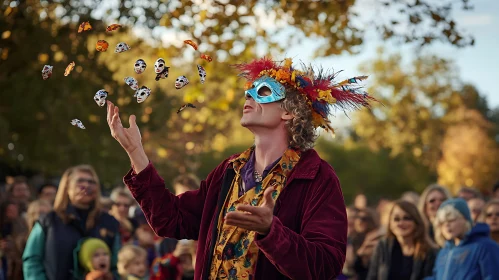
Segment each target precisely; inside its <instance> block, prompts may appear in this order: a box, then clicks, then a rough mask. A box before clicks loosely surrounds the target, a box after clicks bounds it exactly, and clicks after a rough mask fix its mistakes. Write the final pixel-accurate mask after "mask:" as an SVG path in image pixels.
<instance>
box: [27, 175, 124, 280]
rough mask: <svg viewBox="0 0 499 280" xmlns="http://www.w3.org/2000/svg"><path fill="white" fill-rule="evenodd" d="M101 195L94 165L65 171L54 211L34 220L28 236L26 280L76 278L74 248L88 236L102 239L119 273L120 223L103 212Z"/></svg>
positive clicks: (113, 265) (65, 279)
mask: <svg viewBox="0 0 499 280" xmlns="http://www.w3.org/2000/svg"><path fill="white" fill-rule="evenodd" d="M100 196H101V190H100V185H99V178H98V177H97V174H96V173H95V170H94V169H93V168H92V167H91V166H88V165H79V166H75V167H71V168H69V169H67V170H66V172H64V174H63V176H62V178H61V182H60V184H59V188H58V191H57V195H56V198H55V202H54V210H53V211H51V212H49V213H48V214H47V215H46V216H44V217H42V218H40V220H39V221H38V222H36V223H35V225H34V226H33V229H32V230H31V233H30V236H29V238H28V242H27V244H26V249H25V250H24V254H23V271H24V279H25V280H33V279H47V280H67V279H73V277H74V276H75V275H73V273H74V271H73V264H74V259H73V250H74V249H75V248H76V247H77V245H78V242H79V241H80V240H81V239H82V238H85V237H94V238H100V239H102V240H103V241H104V242H105V243H106V244H107V246H108V247H109V248H110V249H111V271H112V272H114V273H116V272H117V271H116V263H117V253H118V250H119V249H120V243H121V242H120V241H121V239H120V234H119V223H118V222H117V221H116V219H115V218H113V217H112V216H111V215H109V214H107V213H105V212H102V211H101V205H100ZM115 275H116V276H117V273H116V274H115Z"/></svg>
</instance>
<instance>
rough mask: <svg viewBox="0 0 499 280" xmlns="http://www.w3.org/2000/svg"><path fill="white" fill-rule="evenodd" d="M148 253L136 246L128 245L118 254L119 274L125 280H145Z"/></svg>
mask: <svg viewBox="0 0 499 280" xmlns="http://www.w3.org/2000/svg"><path fill="white" fill-rule="evenodd" d="M147 270H148V267H147V252H146V250H144V249H143V248H141V247H139V246H135V245H126V246H123V248H121V250H120V251H119V253H118V273H119V274H120V276H121V278H122V279H123V280H145V279H146V276H147V272H148V271H147Z"/></svg>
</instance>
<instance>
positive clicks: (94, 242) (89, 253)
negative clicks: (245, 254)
mask: <svg viewBox="0 0 499 280" xmlns="http://www.w3.org/2000/svg"><path fill="white" fill-rule="evenodd" d="M74 254H75V258H74V259H75V274H76V275H77V276H78V275H79V274H80V273H79V272H80V268H83V271H84V273H85V275H86V276H85V280H112V279H113V275H112V274H111V257H110V256H111V251H110V250H109V248H108V246H107V244H106V243H105V242H104V241H103V240H101V239H99V238H86V239H82V240H81V241H80V244H79V246H78V247H76V249H75V252H74Z"/></svg>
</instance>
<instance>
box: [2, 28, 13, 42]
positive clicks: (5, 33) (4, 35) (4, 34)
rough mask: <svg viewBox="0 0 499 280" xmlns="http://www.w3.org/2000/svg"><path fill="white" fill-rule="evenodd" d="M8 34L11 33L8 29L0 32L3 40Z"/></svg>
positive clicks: (7, 37)
mask: <svg viewBox="0 0 499 280" xmlns="http://www.w3.org/2000/svg"><path fill="white" fill-rule="evenodd" d="M10 34H11V32H10V30H7V31H4V32H3V33H2V39H4V40H5V39H9V37H10Z"/></svg>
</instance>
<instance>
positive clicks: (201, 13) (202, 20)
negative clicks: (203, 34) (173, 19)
mask: <svg viewBox="0 0 499 280" xmlns="http://www.w3.org/2000/svg"><path fill="white" fill-rule="evenodd" d="M207 13H208V11H206V10H202V11H201V12H199V21H200V22H201V23H203V22H204V21H205V20H206V15H207Z"/></svg>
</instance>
